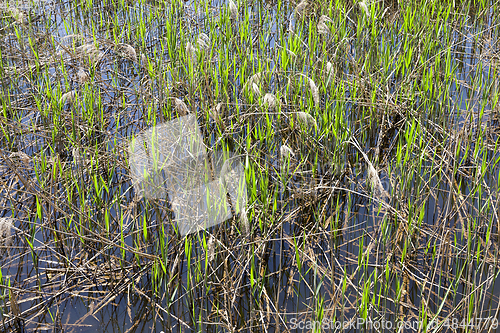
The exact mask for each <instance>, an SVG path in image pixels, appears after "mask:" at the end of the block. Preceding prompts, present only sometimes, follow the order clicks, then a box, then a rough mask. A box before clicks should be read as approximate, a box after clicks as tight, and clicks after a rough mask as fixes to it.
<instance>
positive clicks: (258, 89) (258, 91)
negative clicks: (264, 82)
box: [252, 83, 261, 96]
mask: <svg viewBox="0 0 500 333" xmlns="http://www.w3.org/2000/svg"><path fill="white" fill-rule="evenodd" d="M252 92H253V93H254V94H255V95H257V96H260V95H261V93H260V88H259V86H258V85H257V84H256V83H252Z"/></svg>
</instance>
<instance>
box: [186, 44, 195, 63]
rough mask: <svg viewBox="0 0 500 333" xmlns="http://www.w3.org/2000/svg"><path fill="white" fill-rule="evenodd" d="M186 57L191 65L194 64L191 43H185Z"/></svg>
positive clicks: (193, 50) (193, 52)
mask: <svg viewBox="0 0 500 333" xmlns="http://www.w3.org/2000/svg"><path fill="white" fill-rule="evenodd" d="M186 55H187V57H188V58H189V59H190V60H191V61H192V62H193V64H194V63H195V62H196V49H195V47H194V46H193V44H191V42H187V44H186Z"/></svg>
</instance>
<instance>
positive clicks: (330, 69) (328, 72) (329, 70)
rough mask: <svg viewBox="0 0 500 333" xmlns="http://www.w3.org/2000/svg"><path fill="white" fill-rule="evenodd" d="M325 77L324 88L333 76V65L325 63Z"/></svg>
mask: <svg viewBox="0 0 500 333" xmlns="http://www.w3.org/2000/svg"><path fill="white" fill-rule="evenodd" d="M325 76H326V86H328V85H329V84H330V81H331V80H332V76H333V65H332V63H331V62H327V63H326V71H325Z"/></svg>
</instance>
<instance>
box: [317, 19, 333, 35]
mask: <svg viewBox="0 0 500 333" xmlns="http://www.w3.org/2000/svg"><path fill="white" fill-rule="evenodd" d="M318 33H319V34H320V35H329V34H331V31H330V28H328V26H327V25H326V24H325V23H324V22H318Z"/></svg>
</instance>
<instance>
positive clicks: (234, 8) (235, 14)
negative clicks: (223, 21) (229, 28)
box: [228, 0, 238, 21]
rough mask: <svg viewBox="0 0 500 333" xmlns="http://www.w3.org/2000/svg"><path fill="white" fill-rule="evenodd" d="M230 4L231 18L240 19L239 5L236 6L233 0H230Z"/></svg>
mask: <svg viewBox="0 0 500 333" xmlns="http://www.w3.org/2000/svg"><path fill="white" fill-rule="evenodd" d="M228 6H229V13H230V14H231V19H232V20H233V21H238V6H236V4H235V3H234V1H233V0H229V2H228Z"/></svg>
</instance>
